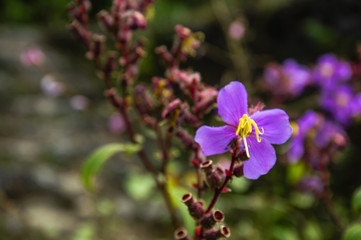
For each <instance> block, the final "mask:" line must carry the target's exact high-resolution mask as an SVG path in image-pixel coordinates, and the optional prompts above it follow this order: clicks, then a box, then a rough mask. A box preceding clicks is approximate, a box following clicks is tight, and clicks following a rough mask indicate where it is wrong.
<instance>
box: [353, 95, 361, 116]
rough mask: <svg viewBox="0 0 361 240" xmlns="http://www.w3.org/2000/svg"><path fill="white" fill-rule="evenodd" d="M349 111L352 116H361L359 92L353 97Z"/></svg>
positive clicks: (360, 96)
mask: <svg viewBox="0 0 361 240" xmlns="http://www.w3.org/2000/svg"><path fill="white" fill-rule="evenodd" d="M351 112H352V116H353V117H358V118H360V117H361V93H358V94H357V95H355V97H354V98H353V101H352V103H351Z"/></svg>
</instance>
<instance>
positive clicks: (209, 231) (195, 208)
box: [175, 193, 231, 240]
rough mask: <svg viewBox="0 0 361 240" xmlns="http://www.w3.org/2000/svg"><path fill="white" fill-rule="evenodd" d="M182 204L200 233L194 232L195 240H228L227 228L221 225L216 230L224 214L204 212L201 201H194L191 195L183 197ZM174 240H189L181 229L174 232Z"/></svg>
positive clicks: (215, 211)
mask: <svg viewBox="0 0 361 240" xmlns="http://www.w3.org/2000/svg"><path fill="white" fill-rule="evenodd" d="M182 202H183V203H184V204H186V205H187V207H188V212H189V214H190V215H191V216H192V217H193V218H194V219H195V220H196V221H197V223H198V224H199V226H200V228H198V229H200V230H201V231H196V235H197V236H196V239H204V240H216V239H221V238H228V237H229V236H230V235H231V232H230V230H229V228H228V227H226V226H224V225H221V226H220V227H219V228H218V229H217V228H216V227H217V225H218V224H219V223H221V222H223V220H224V214H223V212H221V211H220V210H211V211H209V212H206V211H205V210H204V208H203V205H204V204H203V202H202V201H195V200H194V199H193V196H192V194H190V193H187V194H185V195H183V197H182ZM175 239H184V240H188V239H190V238H189V237H188V235H187V231H186V230H185V229H183V228H181V229H177V230H176V231H175Z"/></svg>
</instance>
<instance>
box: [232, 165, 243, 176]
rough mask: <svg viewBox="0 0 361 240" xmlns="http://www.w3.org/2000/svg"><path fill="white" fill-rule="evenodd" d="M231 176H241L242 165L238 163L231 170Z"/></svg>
mask: <svg viewBox="0 0 361 240" xmlns="http://www.w3.org/2000/svg"><path fill="white" fill-rule="evenodd" d="M233 175H234V176H236V177H242V176H243V163H240V164H238V165H236V166H235V167H234V168H233Z"/></svg>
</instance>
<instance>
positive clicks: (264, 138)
mask: <svg viewBox="0 0 361 240" xmlns="http://www.w3.org/2000/svg"><path fill="white" fill-rule="evenodd" d="M217 104H218V113H219V115H220V116H221V117H222V119H223V121H224V122H225V123H226V125H225V126H222V127H209V126H202V127H200V128H199V129H198V130H197V132H196V136H195V141H196V142H197V143H198V144H199V145H200V146H201V149H202V151H203V154H204V155H205V156H209V155H213V154H220V153H224V152H226V151H228V150H229V149H230V146H229V144H230V143H231V141H232V140H233V139H234V138H238V139H241V140H242V141H241V148H242V149H243V148H244V149H245V151H246V154H247V156H248V157H249V159H248V160H247V161H246V162H245V163H244V176H245V177H247V178H249V179H257V178H259V177H260V176H261V175H264V174H266V173H267V172H268V171H269V170H270V169H271V168H272V167H273V165H274V164H275V162H276V153H275V150H274V148H273V147H272V145H271V144H282V143H284V142H286V141H287V140H288V139H289V137H290V136H291V134H292V128H291V126H290V123H289V120H288V115H287V114H286V113H285V112H284V111H283V110H281V109H272V110H265V111H258V112H255V113H253V114H252V115H250V116H249V115H248V106H247V92H246V89H245V87H244V86H243V84H242V83H240V82H231V83H230V84H228V85H227V86H225V87H224V88H223V89H221V90H220V91H219V94H218V98H217Z"/></svg>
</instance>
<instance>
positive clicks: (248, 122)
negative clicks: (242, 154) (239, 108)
mask: <svg viewBox="0 0 361 240" xmlns="http://www.w3.org/2000/svg"><path fill="white" fill-rule="evenodd" d="M252 126H253V127H254V131H255V133H256V137H257V141H258V142H261V139H260V138H259V135H262V134H263V133H264V130H263V128H262V132H261V131H260V130H259V128H258V126H257V124H256V122H255V121H254V120H253V119H251V118H250V117H249V116H248V115H247V114H243V116H242V117H241V118H240V119H239V124H238V127H237V130H236V134H237V135H238V136H239V137H240V138H242V139H243V142H244V147H245V149H246V154H247V157H248V158H249V157H250V155H249V151H248V144H247V140H246V137H248V136H249V135H250V134H251V133H252Z"/></svg>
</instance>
